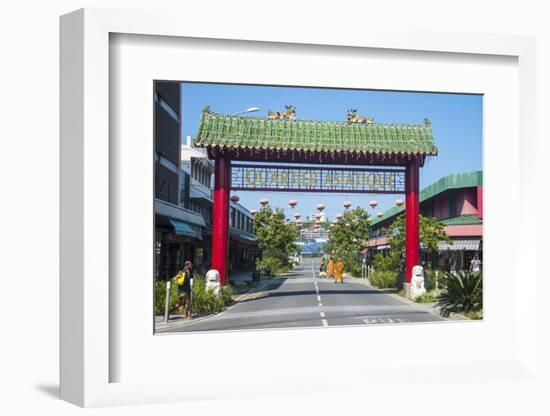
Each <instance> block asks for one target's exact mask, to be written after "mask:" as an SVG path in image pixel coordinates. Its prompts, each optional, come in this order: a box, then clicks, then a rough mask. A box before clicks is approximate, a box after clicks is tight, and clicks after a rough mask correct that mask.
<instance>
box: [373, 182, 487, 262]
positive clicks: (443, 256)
mask: <svg viewBox="0 0 550 416" xmlns="http://www.w3.org/2000/svg"><path fill="white" fill-rule="evenodd" d="M404 212H405V207H404V205H401V206H395V207H393V208H390V209H389V210H387V211H385V212H384V213H383V215H381V216H380V217H375V218H373V220H372V222H371V225H370V235H371V238H370V239H369V241H368V245H367V247H368V252H369V253H370V257H372V256H373V255H374V254H375V253H376V252H378V251H382V252H385V251H386V250H388V249H389V242H388V238H387V235H386V233H387V230H388V227H390V226H391V224H392V223H393V221H395V219H396V218H397V217H398V216H399V215H402V214H404ZM420 213H421V215H423V216H426V217H432V218H436V219H437V220H439V221H441V222H442V223H443V224H444V225H445V231H446V233H447V234H448V235H449V236H450V237H451V244H447V243H444V242H442V243H440V245H439V255H436V256H435V257H434V258H431V259H427V258H426V254H424V255H423V261H428V262H431V265H432V267H440V268H445V267H446V266H447V265H448V264H449V263H450V262H452V261H453V260H454V261H456V263H457V268H458V269H468V267H469V263H470V261H471V258H472V257H473V255H474V253H478V254H479V255H481V254H482V242H483V172H481V171H475V172H467V173H459V174H452V175H447V176H445V177H443V178H441V179H439V180H438V181H436V182H434V183H433V184H431V185H429V186H427V187H425V188H423V189H421V190H420Z"/></svg>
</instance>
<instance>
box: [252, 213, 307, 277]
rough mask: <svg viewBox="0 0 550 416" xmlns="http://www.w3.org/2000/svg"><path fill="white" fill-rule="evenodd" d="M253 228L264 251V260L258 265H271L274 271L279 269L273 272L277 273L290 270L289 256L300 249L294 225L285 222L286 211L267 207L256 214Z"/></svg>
mask: <svg viewBox="0 0 550 416" xmlns="http://www.w3.org/2000/svg"><path fill="white" fill-rule="evenodd" d="M253 226H254V232H255V234H256V240H257V241H258V245H259V247H260V249H261V250H262V260H260V261H259V262H258V265H269V266H270V268H272V269H273V268H275V269H278V270H272V271H273V272H275V273H277V272H278V271H283V270H284V269H288V268H289V266H290V262H289V259H288V255H289V254H291V253H293V252H295V251H296V250H297V249H298V248H297V246H296V245H295V243H294V242H295V241H296V240H297V238H298V234H297V232H296V227H295V225H294V224H291V223H287V222H285V214H284V211H283V210H282V209H279V208H278V209H275V210H273V209H272V208H271V207H270V206H266V207H264V208H262V209H261V210H260V211H258V213H256V215H255V217H254V221H253Z"/></svg>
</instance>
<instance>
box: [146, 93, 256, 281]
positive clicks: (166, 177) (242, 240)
mask: <svg viewBox="0 0 550 416" xmlns="http://www.w3.org/2000/svg"><path fill="white" fill-rule="evenodd" d="M180 88H181V86H180V83H177V82H155V84H154V89H155V93H154V97H155V130H154V133H155V136H154V143H155V202H154V211H155V247H154V253H155V271H154V274H155V280H166V279H169V278H171V277H173V276H174V275H175V274H176V273H177V272H178V271H179V270H181V269H183V264H184V262H185V261H187V260H190V261H191V262H193V264H194V265H195V268H196V270H198V271H199V272H201V273H204V272H206V271H208V269H209V268H210V266H211V264H212V258H211V252H212V205H213V195H212V192H213V191H212V187H213V181H212V175H213V172H214V170H213V168H214V164H213V162H212V161H211V160H209V159H208V155H207V153H206V151H204V150H203V149H198V148H195V147H193V145H192V143H191V139H190V138H187V140H186V143H185V144H182V143H181V142H182V140H181V98H180V97H181V90H180ZM230 216H231V228H230V249H229V250H230V253H229V254H230V259H231V263H230V264H231V270H233V271H244V270H249V269H251V268H253V267H254V264H255V259H256V257H257V256H258V253H259V252H258V248H257V243H256V239H255V235H254V233H253V230H252V215H251V214H250V212H249V211H248V210H247V209H246V208H244V207H243V206H241V205H240V204H238V203H234V202H232V203H231V206H230Z"/></svg>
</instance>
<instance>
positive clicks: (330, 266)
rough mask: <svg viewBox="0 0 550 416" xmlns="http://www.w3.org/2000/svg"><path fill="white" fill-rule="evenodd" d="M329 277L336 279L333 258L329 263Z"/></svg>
mask: <svg viewBox="0 0 550 416" xmlns="http://www.w3.org/2000/svg"><path fill="white" fill-rule="evenodd" d="M327 275H328V278H329V279H334V259H333V258H332V257H331V258H330V260H329V262H328V266H327Z"/></svg>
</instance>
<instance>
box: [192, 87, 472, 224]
mask: <svg viewBox="0 0 550 416" xmlns="http://www.w3.org/2000/svg"><path fill="white" fill-rule="evenodd" d="M288 104H292V105H294V106H295V107H296V117H297V118H300V119H314V120H332V121H345V118H346V110H347V109H348V108H350V107H352V108H357V109H358V114H359V115H369V116H373V117H374V121H375V122H376V123H416V124H419V123H421V122H422V120H424V118H425V117H428V118H429V119H430V120H431V122H432V130H433V134H434V137H435V142H436V145H437V147H438V149H439V155H438V156H437V157H435V158H428V160H427V162H426V164H425V165H424V168H422V169H421V172H420V187H421V188H423V187H425V186H427V185H430V184H431V183H433V182H435V181H436V180H438V179H439V178H441V177H443V176H445V175H448V174H450V173H462V172H471V171H475V170H481V169H482V160H483V159H482V105H483V98H482V96H480V95H465V94H438V93H412V92H392V91H368V90H342V89H325V88H299V87H266V86H248V85H228V84H199V83H183V86H182V137H183V138H184V140H185V137H187V136H191V137H193V138H194V137H195V136H196V134H197V129H198V124H199V119H200V113H201V110H202V109H203V107H205V106H206V105H209V106H210V107H211V109H212V111H214V112H217V113H229V114H233V113H237V112H240V111H243V110H245V109H247V108H249V107H259V108H260V111H258V112H256V113H251V116H253V117H267V111H268V110H271V111H281V110H284V106H285V105H288ZM238 195H239V197H240V198H241V204H242V205H244V206H245V207H247V208H249V209H253V208H256V209H257V208H258V207H259V206H260V204H259V200H260V199H261V198H263V197H267V198H269V200H270V205H272V206H275V207H281V208H285V211H286V214H287V216H289V217H290V216H292V214H293V213H294V211H299V212H300V213H301V214H302V216H303V217H305V216H306V215H311V214H312V213H313V212H315V211H316V209H315V206H316V205H317V204H318V203H320V202H323V203H324V204H325V205H326V209H325V212H326V214H327V216H328V217H329V218H330V219H333V218H334V217H335V216H336V214H337V213H339V212H342V211H343V210H344V208H343V207H342V203H343V202H344V201H345V200H349V201H351V202H352V204H353V205H352V206H353V207H354V206H358V205H359V206H362V207H364V208H368V210H369V212H370V213H371V214H374V213H375V212H374V211H373V210H372V209H370V207H369V206H368V202H369V201H370V200H372V199H376V200H377V201H378V203H379V206H378V207H377V209H376V211H378V210H379V209H381V210H383V211H384V210H386V209H389V208H391V207H392V206H393V205H394V201H395V200H396V199H397V198H399V195H374V194H361V195H358V194H310V193H302V194H296V193H282V192H273V193H271V194H269V195H264V194H262V193H260V192H243V191H240V192H238ZM401 197H402V198H403V197H404V196H401ZM289 199H296V200H297V201H298V206H297V207H296V208H295V209H294V210H291V209H290V208H289V207H288V205H287V202H288V200H289Z"/></svg>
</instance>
